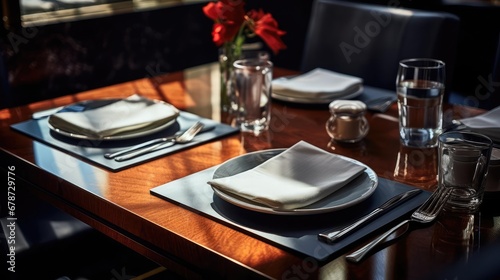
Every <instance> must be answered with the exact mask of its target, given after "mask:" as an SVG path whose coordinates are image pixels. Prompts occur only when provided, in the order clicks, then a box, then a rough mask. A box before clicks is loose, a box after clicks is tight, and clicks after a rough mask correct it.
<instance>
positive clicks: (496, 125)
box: [460, 106, 500, 142]
mask: <svg viewBox="0 0 500 280" xmlns="http://www.w3.org/2000/svg"><path fill="white" fill-rule="evenodd" d="M460 122H461V123H462V124H464V125H465V126H467V127H468V128H469V129H470V130H472V131H474V132H477V133H481V134H484V135H486V136H488V137H490V138H491V140H493V141H495V142H500V106H499V107H496V108H494V109H492V110H490V111H488V112H486V113H484V114H481V115H478V116H475V117H471V118H465V119H461V120H460Z"/></svg>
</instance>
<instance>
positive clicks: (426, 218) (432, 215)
mask: <svg viewBox="0 0 500 280" xmlns="http://www.w3.org/2000/svg"><path fill="white" fill-rule="evenodd" d="M450 194H451V188H444V187H440V188H438V189H437V190H436V191H434V193H433V194H432V195H431V196H430V197H429V198H428V199H427V200H426V201H425V202H424V203H423V204H422V205H421V206H420V207H419V208H418V209H417V210H415V212H413V214H412V215H411V218H410V219H407V220H404V221H402V222H401V223H399V224H398V225H396V226H394V227H393V228H391V229H389V230H388V231H386V232H385V233H384V234H382V235H380V236H379V237H377V238H376V239H374V240H373V241H371V242H370V243H368V244H366V245H365V246H363V247H362V248H360V249H358V250H356V251H355V252H352V253H350V254H348V255H347V256H346V259H347V260H348V261H351V262H359V261H361V260H362V259H363V258H364V257H365V256H366V255H367V254H368V253H369V252H371V251H372V250H373V249H374V248H376V247H377V245H378V244H380V243H381V242H382V241H384V240H385V239H386V238H387V237H388V236H389V235H391V234H392V233H394V232H395V231H396V230H398V229H399V228H401V227H403V226H404V225H406V224H409V223H411V222H414V223H420V224H428V223H431V222H433V221H434V220H435V219H436V217H437V216H438V214H439V212H440V211H441V209H442V208H443V206H444V204H445V203H446V201H447V200H448V198H449V196H450ZM407 230H408V228H406V229H405V231H404V232H406V231H407ZM404 232H402V233H400V234H401V235H402V234H403V233H404Z"/></svg>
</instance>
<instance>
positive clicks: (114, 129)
mask: <svg viewBox="0 0 500 280" xmlns="http://www.w3.org/2000/svg"><path fill="white" fill-rule="evenodd" d="M178 115H179V111H178V110H177V109H176V108H175V107H174V106H171V105H167V104H165V103H161V102H156V101H154V100H151V99H148V98H145V97H142V96H139V95H137V94H134V95H132V96H129V97H128V98H125V99H121V100H119V101H116V102H113V103H111V104H108V105H106V106H102V107H99V108H96V109H89V110H85V111H82V112H59V113H55V114H54V115H52V116H50V118H49V123H50V124H51V125H52V126H54V127H56V128H59V129H62V130H64V131H66V132H70V133H76V134H80V135H87V136H92V137H97V138H103V137H107V136H114V135H119V134H122V133H125V132H131V131H134V132H139V131H146V130H148V129H152V128H155V127H158V126H161V125H163V124H166V123H168V122H170V121H172V120H175V119H176V118H177V116H178Z"/></svg>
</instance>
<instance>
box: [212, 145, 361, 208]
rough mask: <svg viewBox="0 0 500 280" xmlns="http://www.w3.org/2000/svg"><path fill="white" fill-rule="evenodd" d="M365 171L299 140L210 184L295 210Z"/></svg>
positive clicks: (248, 198) (234, 193) (236, 194)
mask: <svg viewBox="0 0 500 280" xmlns="http://www.w3.org/2000/svg"><path fill="white" fill-rule="evenodd" d="M365 169H366V168H365V167H364V166H361V165H359V164H356V163H354V162H351V161H349V160H346V159H343V158H341V157H339V156H337V155H335V154H332V153H328V152H326V151H324V150H322V149H320V148H317V147H315V146H313V145H311V144H309V143H307V142H304V141H300V142H298V143H297V144H295V145H294V146H292V147H291V148H289V149H287V150H285V151H284V152H282V153H281V154H279V155H277V156H275V157H273V158H271V159H269V160H267V161H265V162H264V163H262V164H260V165H258V166H257V167H255V168H253V169H250V170H248V171H245V172H242V173H238V174H236V175H233V176H229V177H224V178H217V179H213V180H210V181H209V182H208V184H210V185H211V186H212V187H213V188H216V189H217V190H219V191H222V192H225V193H228V194H231V195H233V196H236V197H241V198H243V199H247V200H251V201H253V202H256V203H260V204H263V205H266V206H268V207H271V208H273V209H277V210H292V209H296V208H301V207H304V206H307V205H309V204H312V203H314V202H317V201H319V200H321V199H322V198H325V197H326V196H328V195H330V194H332V193H333V192H335V191H337V190H339V189H340V188H342V187H343V186H345V185H346V184H347V183H349V182H350V181H352V180H353V179H354V178H356V177H357V176H358V175H360V174H361V173H362V172H363V171H364V170H365Z"/></svg>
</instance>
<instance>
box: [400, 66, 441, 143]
mask: <svg viewBox="0 0 500 280" xmlns="http://www.w3.org/2000/svg"><path fill="white" fill-rule="evenodd" d="M396 88H397V94H398V110H399V135H400V139H401V143H402V144H403V145H405V146H409V147H420V148H430V147H436V146H437V139H438V136H439V134H441V131H442V122H443V95H444V90H445V63H444V62H442V61H440V60H436V59H429V58H412V59H405V60H402V61H400V62H399V69H398V75H397V78H396Z"/></svg>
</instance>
